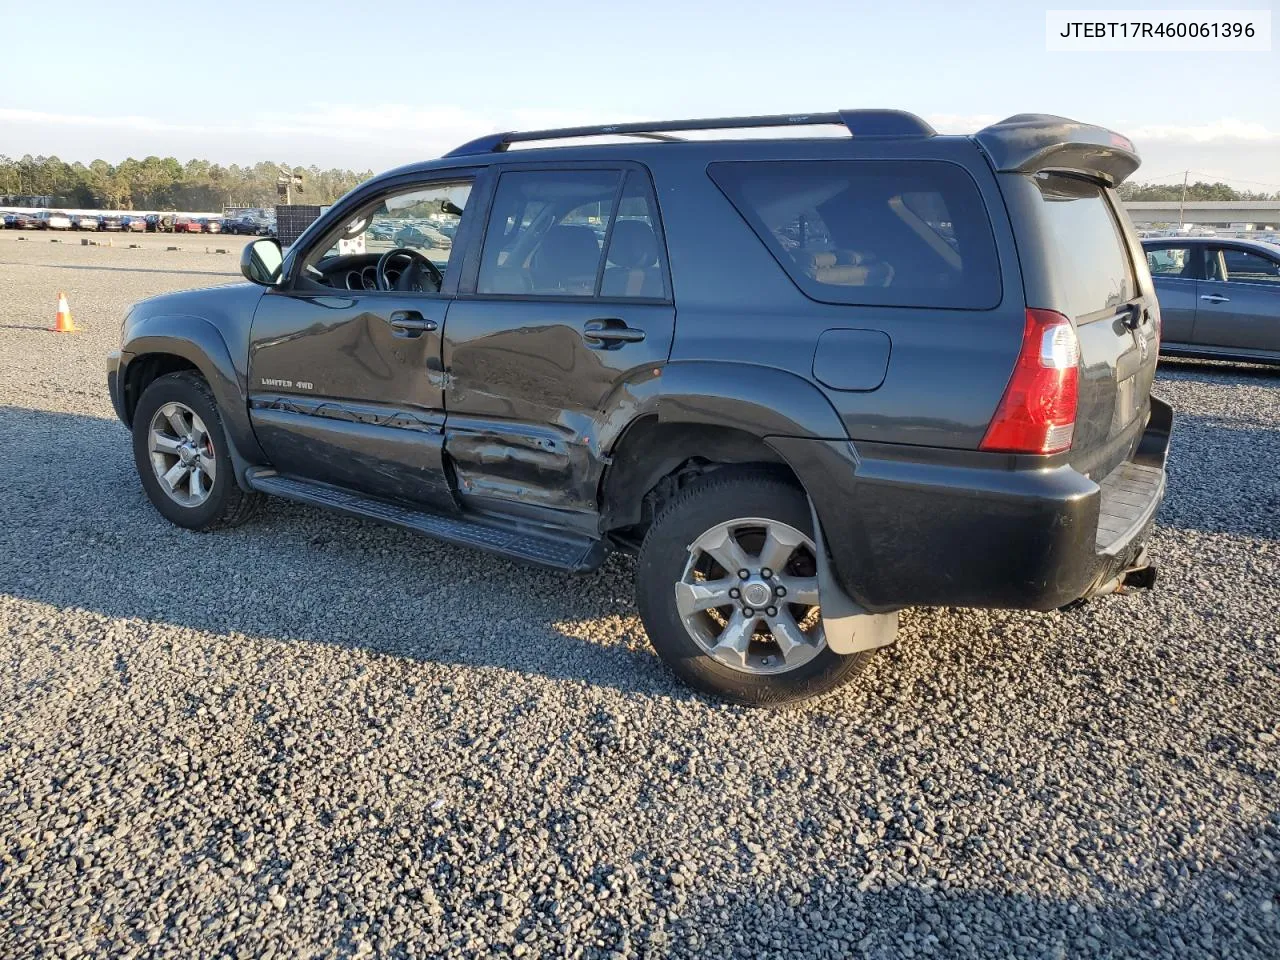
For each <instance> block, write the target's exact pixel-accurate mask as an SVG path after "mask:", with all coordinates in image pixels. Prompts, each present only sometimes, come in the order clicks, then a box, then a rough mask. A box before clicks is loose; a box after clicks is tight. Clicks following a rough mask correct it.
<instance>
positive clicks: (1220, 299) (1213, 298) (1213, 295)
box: [1200, 293, 1231, 303]
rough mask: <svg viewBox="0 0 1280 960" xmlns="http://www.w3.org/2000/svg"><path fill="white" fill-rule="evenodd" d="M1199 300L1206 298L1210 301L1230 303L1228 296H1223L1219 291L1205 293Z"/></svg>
mask: <svg viewBox="0 0 1280 960" xmlns="http://www.w3.org/2000/svg"><path fill="white" fill-rule="evenodd" d="M1200 299H1201V300H1208V301H1209V302H1210V303H1230V302H1231V298H1230V297H1224V296H1223V295H1222V294H1220V293H1206V294H1204V295H1203V296H1201V297H1200Z"/></svg>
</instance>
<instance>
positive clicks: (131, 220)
mask: <svg viewBox="0 0 1280 960" xmlns="http://www.w3.org/2000/svg"><path fill="white" fill-rule="evenodd" d="M120 228H121V229H122V230H124V232H125V233H145V232H146V229H147V218H146V217H143V216H139V215H138V214H136V213H134V214H128V215H126V216H123V217H121V218H120Z"/></svg>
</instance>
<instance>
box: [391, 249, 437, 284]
mask: <svg viewBox="0 0 1280 960" xmlns="http://www.w3.org/2000/svg"><path fill="white" fill-rule="evenodd" d="M396 257H404V258H405V259H407V260H409V261H410V263H409V265H408V266H406V267H405V268H404V270H403V271H401V273H400V276H399V277H397V278H396V282H395V283H394V284H392V283H391V281H390V280H388V279H387V267H388V266H389V265H390V263H391V261H392V260H394V259H395V258H396ZM423 269H425V270H426V271H427V273H428V274H430V276H431V279H432V280H433V281H434V282H435V285H436V291H437V292H438V291H439V290H440V288H441V287H443V286H444V274H443V273H441V272H440V268H439V267H437V266H436V265H435V264H434V263H432V262H431V261H430V260H428V259H427V258H426V257H424V256H423V255H422V254H420V253H419V252H418V251H417V250H411V249H409V248H408V247H396V248H395V249H393V250H388V251H387V252H386V253H384V254H383V255H382V256H381V257H379V258H378V266H377V268H376V271H375V272H376V274H377V278H378V289H379V290H382V291H384V292H387V291H391V290H411V289H413V286H412V285H413V283H414V282H415V281H417V280H418V279H419V278H420V276H421V270H423ZM419 289H420V288H419Z"/></svg>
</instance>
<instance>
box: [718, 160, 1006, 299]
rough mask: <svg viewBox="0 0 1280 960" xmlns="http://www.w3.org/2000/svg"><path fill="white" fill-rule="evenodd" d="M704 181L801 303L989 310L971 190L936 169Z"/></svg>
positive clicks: (986, 236) (858, 163)
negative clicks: (761, 246)
mask: <svg viewBox="0 0 1280 960" xmlns="http://www.w3.org/2000/svg"><path fill="white" fill-rule="evenodd" d="M709 172H710V175H711V178H712V179H713V180H714V181H715V183H716V185H717V186H719V187H720V189H721V190H722V191H723V192H724V194H725V195H726V196H727V197H728V198H729V200H730V202H732V203H733V205H734V206H735V207H737V209H738V212H739V213H740V214H741V215H742V216H743V218H744V219H745V220H746V221H747V223H748V224H750V225H751V228H752V229H753V230H754V231H755V232H756V234H757V235H758V236H759V237H760V239H761V240H762V241H763V242H764V243H765V245H766V246H767V247H768V248H769V250H770V252H772V253H773V255H774V257H775V258H776V259H777V261H778V263H779V264H780V265H781V266H782V268H783V269H784V270H785V271H786V272H787V274H788V275H789V276H790V277H791V279H792V280H793V281H794V282H795V284H796V285H797V286H798V287H799V288H800V289H801V290H802V291H804V293H805V294H807V295H808V296H810V297H812V298H813V299H815V300H821V301H825V302H828V303H848V304H867V305H885V306H908V307H944V308H964V309H989V308H992V307H995V306H997V305H998V304H999V303H1000V299H1001V292H1002V285H1001V280H1000V270H999V260H998V257H997V254H996V247H995V238H994V237H993V235H992V232H991V222H990V219H989V218H988V215H987V211H986V208H985V206H984V205H983V203H982V197H981V196H980V195H979V193H978V188H977V185H976V184H975V183H974V182H973V179H972V178H971V177H970V176H969V174H968V173H966V172H965V171H964V169H962V168H961V167H958V166H956V165H955V164H951V163H943V162H939V161H928V160H921V161H902V162H884V161H878V160H835V161H831V160H804V161H778V162H775V161H753V162H737V163H715V164H712V165H711V167H710V170H709Z"/></svg>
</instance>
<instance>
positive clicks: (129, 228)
mask: <svg viewBox="0 0 1280 960" xmlns="http://www.w3.org/2000/svg"><path fill="white" fill-rule="evenodd" d="M2 216H3V225H4V228H5V229H6V230H85V231H93V232H99V231H106V232H112V233H235V234H242V235H246V236H256V237H266V236H274V235H275V218H274V217H272V216H270V215H269V214H264V213H256V214H239V215H237V216H235V217H192V216H187V215H184V214H173V213H145V214H143V213H123V214H117V213H68V212H65V211H62V210H39V211H36V212H30V211H22V210H10V211H6V212H4V214H3V215H2Z"/></svg>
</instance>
